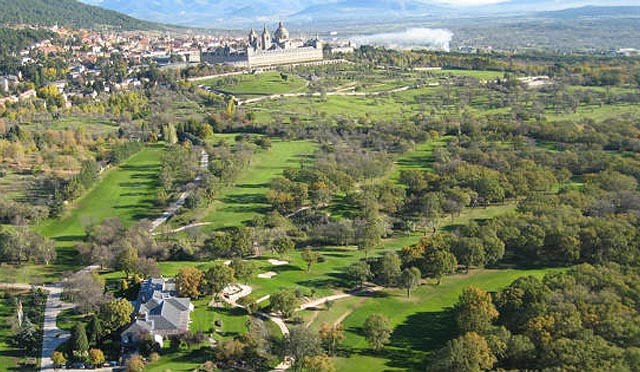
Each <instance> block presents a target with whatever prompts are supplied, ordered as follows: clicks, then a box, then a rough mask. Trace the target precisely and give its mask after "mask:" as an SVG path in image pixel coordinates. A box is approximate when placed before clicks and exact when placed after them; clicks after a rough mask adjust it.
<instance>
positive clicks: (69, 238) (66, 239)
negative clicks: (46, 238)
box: [53, 235, 84, 242]
mask: <svg viewBox="0 0 640 372" xmlns="http://www.w3.org/2000/svg"><path fill="white" fill-rule="evenodd" d="M53 240H55V241H57V242H79V241H82V240H84V235H61V236H56V237H54V238H53Z"/></svg>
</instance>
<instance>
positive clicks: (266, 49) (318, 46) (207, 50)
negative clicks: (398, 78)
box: [0, 23, 354, 107]
mask: <svg viewBox="0 0 640 372" xmlns="http://www.w3.org/2000/svg"><path fill="white" fill-rule="evenodd" d="M21 27H32V28H33V27H34V26H21ZM41 29H47V30H49V31H52V32H54V33H56V34H57V35H58V36H59V38H58V40H60V41H56V40H43V41H41V42H39V43H36V44H34V45H31V46H29V47H28V48H26V49H24V50H22V51H20V52H19V53H18V54H17V55H16V57H19V59H20V63H21V64H22V66H28V65H29V64H38V63H39V61H38V56H47V57H56V56H62V55H64V59H65V61H66V63H67V64H68V71H67V74H66V78H61V79H59V80H57V81H55V82H53V83H52V85H53V86H55V88H56V89H57V91H58V93H59V94H61V95H62V96H63V98H64V102H65V106H67V107H69V106H70V105H71V102H72V99H73V97H92V98H96V97H97V96H99V95H101V94H104V93H106V94H108V93H110V92H113V91H123V90H130V89H134V88H136V87H140V86H141V85H142V84H143V83H144V81H143V80H142V79H139V78H136V77H132V76H135V74H133V73H134V72H139V71H141V70H142V69H144V68H147V67H149V66H156V67H157V68H161V69H171V68H175V69H178V68H185V67H188V66H189V65H197V64H201V63H204V64H209V65H215V64H223V65H228V66H230V69H232V70H234V69H256V68H265V67H273V66H278V65H283V64H293V63H308V62H319V61H322V60H323V52H324V53H333V54H337V53H348V52H352V51H353V50H354V45H352V44H351V43H350V42H341V43H340V42H338V43H336V42H333V43H330V44H323V43H322V42H321V41H320V39H319V37H318V36H314V37H312V38H302V37H290V35H289V31H288V30H286V28H285V27H284V25H283V24H282V23H280V24H279V25H278V28H277V29H276V30H275V31H274V33H273V35H274V36H273V39H272V36H271V32H270V31H268V30H267V26H265V27H264V30H263V33H262V34H261V36H260V38H258V37H257V34H256V33H255V31H253V29H251V33H249V32H247V35H248V36H240V35H230V34H227V35H212V34H195V33H192V32H184V33H175V32H160V31H121V32H119V31H102V32H100V31H92V30H70V29H67V28H64V27H58V26H55V27H48V28H41ZM70 40H71V41H72V42H70ZM113 56H118V57H122V58H123V59H124V61H126V65H127V71H126V74H123V75H125V76H123V77H122V78H120V79H115V80H114V79H108V81H104V83H103V84H101V85H100V87H99V89H95V88H94V89H87V87H89V86H91V87H94V86H95V84H93V83H94V82H95V80H96V78H97V77H99V76H101V74H102V73H103V71H101V69H100V67H99V65H98V61H99V60H100V59H110V58H112V57H113ZM130 76H131V77H130ZM35 88H36V87H35V86H34V85H33V84H30V83H28V82H25V81H23V78H22V76H21V74H17V75H4V76H0V105H4V104H6V103H7V102H18V101H21V100H24V99H28V98H32V97H36V96H37V91H36V89H35Z"/></svg>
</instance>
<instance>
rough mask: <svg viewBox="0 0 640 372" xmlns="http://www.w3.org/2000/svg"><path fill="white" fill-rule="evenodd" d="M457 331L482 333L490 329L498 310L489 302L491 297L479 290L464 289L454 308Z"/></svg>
mask: <svg viewBox="0 0 640 372" xmlns="http://www.w3.org/2000/svg"><path fill="white" fill-rule="evenodd" d="M454 313H455V320H456V324H457V325H458V329H460V330H461V331H463V332H480V333H482V332H484V331H486V330H487V329H489V327H491V325H492V322H493V320H495V319H496V318H497V317H498V315H500V314H499V313H498V310H496V307H495V306H494V305H493V302H492V301H491V295H490V294H488V293H487V292H485V291H483V290H482V289H480V288H476V287H468V288H465V289H464V291H463V292H462V294H461V295H460V298H459V299H458V303H456V305H455V307H454Z"/></svg>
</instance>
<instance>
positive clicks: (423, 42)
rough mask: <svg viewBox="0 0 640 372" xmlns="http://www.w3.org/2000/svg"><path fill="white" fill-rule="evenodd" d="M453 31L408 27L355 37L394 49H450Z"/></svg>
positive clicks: (355, 39)
mask: <svg viewBox="0 0 640 372" xmlns="http://www.w3.org/2000/svg"><path fill="white" fill-rule="evenodd" d="M452 38H453V32H451V31H449V30H446V29H442V28H424V27H415V28H408V29H406V30H405V31H398V32H384V33H379V34H372V35H361V36H357V37H355V38H353V40H354V41H355V42H356V43H358V44H360V45H364V44H368V45H378V46H384V47H387V48H393V49H436V50H446V51H448V50H449V43H450V42H451V39H452Z"/></svg>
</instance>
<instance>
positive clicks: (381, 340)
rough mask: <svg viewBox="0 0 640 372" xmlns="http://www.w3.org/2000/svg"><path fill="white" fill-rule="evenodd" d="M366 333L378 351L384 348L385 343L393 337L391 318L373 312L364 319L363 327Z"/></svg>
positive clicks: (368, 339) (372, 345) (370, 343)
mask: <svg viewBox="0 0 640 372" xmlns="http://www.w3.org/2000/svg"><path fill="white" fill-rule="evenodd" d="M362 328H363V331H364V335H365V337H366V338H367V341H368V342H369V345H371V347H373V350H375V351H376V352H378V351H380V350H382V348H383V347H384V345H385V344H386V343H388V342H389V339H390V337H391V332H392V331H393V330H392V329H391V325H390V324H389V320H388V319H387V318H386V317H385V316H384V315H382V314H371V315H369V317H367V319H366V320H365V321H364V326H363V327H362Z"/></svg>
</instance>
